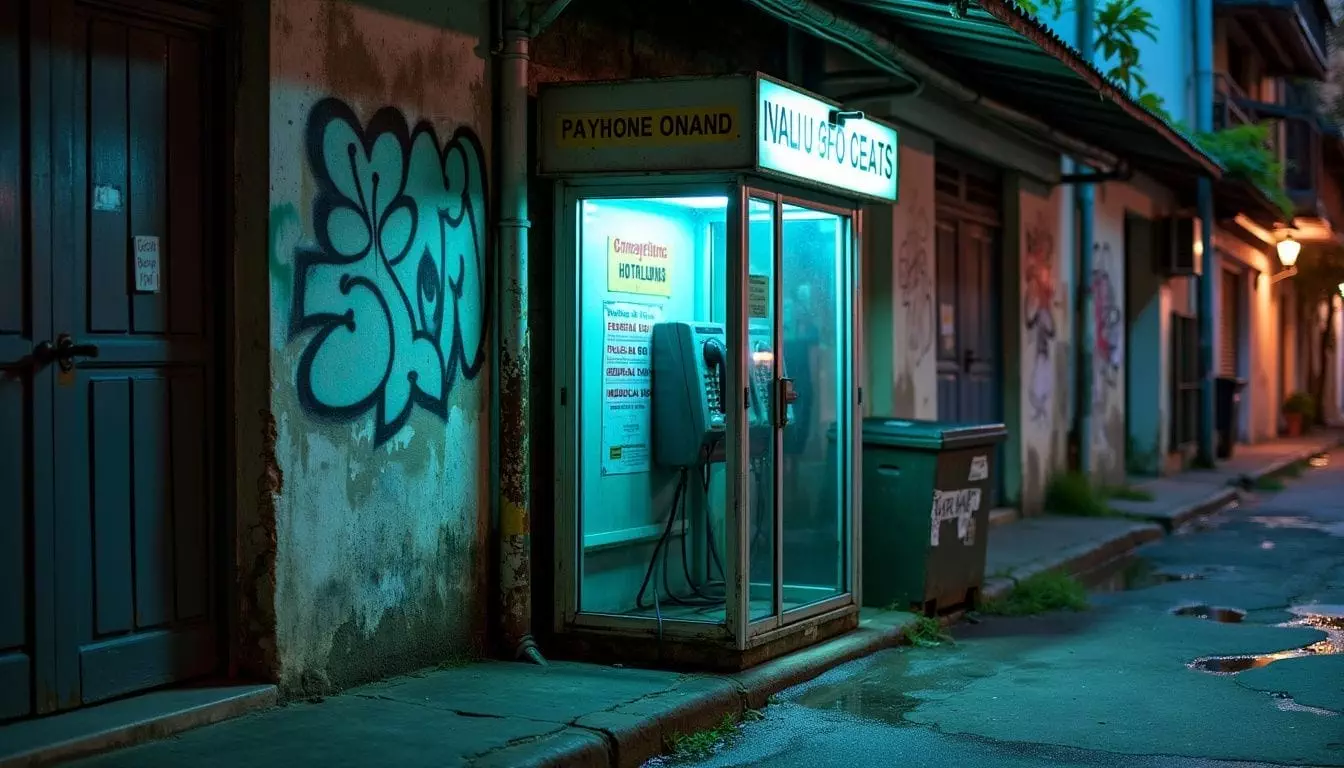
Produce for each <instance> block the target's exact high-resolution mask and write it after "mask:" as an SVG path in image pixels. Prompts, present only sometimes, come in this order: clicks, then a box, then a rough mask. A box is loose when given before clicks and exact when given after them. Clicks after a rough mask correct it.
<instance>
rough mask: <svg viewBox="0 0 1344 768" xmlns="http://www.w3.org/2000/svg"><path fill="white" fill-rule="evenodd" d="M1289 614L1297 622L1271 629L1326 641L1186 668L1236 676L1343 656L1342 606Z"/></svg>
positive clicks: (1212, 658) (1313, 607) (1210, 659)
mask: <svg viewBox="0 0 1344 768" xmlns="http://www.w3.org/2000/svg"><path fill="white" fill-rule="evenodd" d="M1288 612H1289V613H1292V614H1293V615H1295V616H1297V618H1296V619H1293V620H1292V621H1285V622H1283V623H1282V624H1275V625H1274V626H1276V627H1304V628H1307V629H1319V630H1320V631H1322V632H1324V633H1325V639H1324V640H1320V641H1317V642H1315V643H1312V644H1311V645H1306V646H1302V647H1301V648H1289V649H1288V650H1285V651H1277V652H1275V653H1262V654H1244V655H1237V656H1204V657H1201V658H1198V659H1195V660H1194V661H1192V662H1190V664H1189V667H1190V668H1191V669H1195V670H1198V671H1200V672H1208V673H1210V674H1214V675H1235V674H1238V673H1241V672H1245V671H1246V670H1248V669H1258V668H1260V667H1267V666H1269V665H1270V664H1273V663H1274V662H1276V661H1283V660H1284V659H1300V658H1302V657H1304V656H1333V655H1336V654H1342V653H1344V606H1337V605H1299V606H1293V607H1292V608H1289V609H1288ZM1243 615H1244V614H1243Z"/></svg>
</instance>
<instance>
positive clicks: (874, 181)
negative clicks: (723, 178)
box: [540, 75, 899, 201]
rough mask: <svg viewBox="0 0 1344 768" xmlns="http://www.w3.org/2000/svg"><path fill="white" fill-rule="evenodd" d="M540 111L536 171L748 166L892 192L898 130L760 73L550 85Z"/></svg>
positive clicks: (866, 191) (891, 196)
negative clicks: (539, 150) (539, 156)
mask: <svg viewBox="0 0 1344 768" xmlns="http://www.w3.org/2000/svg"><path fill="white" fill-rule="evenodd" d="M541 115H542V119H541V137H540V139H541V141H540V144H541V152H540V154H541V158H540V170H541V173H543V174H557V175H559V174H583V173H608V174H610V173H647V172H665V171H750V172H758V173H764V174H770V175H781V176H787V177H790V178H794V179H799V180H802V181H806V182H808V183H811V184H817V185H822V186H826V187H831V188H834V189H836V190H839V191H842V192H848V193H852V194H857V195H861V196H864V197H869V198H876V199H879V200H888V201H894V200H895V199H896V191H897V187H898V172H899V168H898V165H897V163H898V160H897V158H898V155H899V153H898V152H897V134H896V130H895V129H893V128H891V127H890V126H888V125H886V124H884V123H880V122H877V121H875V120H870V119H867V118H865V117H859V116H858V115H857V113H845V112H843V111H842V109H841V108H840V107H838V106H836V105H834V104H832V103H830V102H827V101H825V100H823V99H820V98H817V97H816V96H812V95H810V94H807V93H805V92H803V91H800V90H798V89H796V88H793V87H791V86H789V85H786V84H784V83H780V82H778V81H775V80H772V79H769V78H766V77H763V76H760V75H751V76H744V75H732V76H726V77H714V78H692V79H667V80H643V81H628V82H613V83H585V84H577V85H557V86H550V87H547V88H545V89H544V90H543V91H542V94H541Z"/></svg>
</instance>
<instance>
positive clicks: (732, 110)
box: [555, 107, 741, 148]
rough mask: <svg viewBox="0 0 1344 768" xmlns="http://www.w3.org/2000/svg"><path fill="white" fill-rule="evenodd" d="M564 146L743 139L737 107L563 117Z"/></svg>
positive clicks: (558, 130) (560, 135) (559, 134)
mask: <svg viewBox="0 0 1344 768" xmlns="http://www.w3.org/2000/svg"><path fill="white" fill-rule="evenodd" d="M555 120H556V125H555V136H556V141H555V143H556V145H557V146H560V147H570V148H575V147H594V148H596V147H618V146H654V147H656V146H670V145H676V144H712V143H722V142H728V141H736V140H737V139H738V138H740V137H741V125H740V123H739V122H738V115H737V108H736V107H677V108H674V109H623V110H616V111H612V112H589V113H568V114H559V115H556V117H555Z"/></svg>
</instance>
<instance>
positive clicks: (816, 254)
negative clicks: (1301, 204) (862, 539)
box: [780, 204, 850, 611]
mask: <svg viewBox="0 0 1344 768" xmlns="http://www.w3.org/2000/svg"><path fill="white" fill-rule="evenodd" d="M782 216H783V224H782V236H781V243H780V247H781V250H782V253H781V258H780V274H781V275H783V276H785V277H784V279H783V280H782V283H781V286H780V290H781V292H782V299H783V302H782V303H783V314H782V318H781V322H780V334H781V336H782V337H783V342H784V345H783V346H784V348H783V353H784V367H785V374H784V375H785V376H788V377H789V378H791V379H792V380H793V390H794V392H795V398H794V400H793V403H792V405H791V409H792V414H791V415H790V418H789V419H788V423H787V425H786V426H785V427H784V429H783V461H782V467H781V469H782V470H783V481H782V483H783V492H782V495H781V501H782V504H783V531H782V539H783V545H784V606H783V609H784V610H786V611H787V610H790V609H792V608H797V607H801V606H803V605H807V604H809V603H814V602H817V601H819V600H825V599H827V598H830V597H834V596H836V595H838V594H841V593H844V592H846V591H848V590H849V584H848V583H847V581H848V579H847V575H846V573H845V570H846V569H845V563H846V559H845V552H846V549H847V546H846V538H847V536H848V535H849V526H848V525H847V523H846V520H845V514H844V513H845V503H844V502H845V485H844V482H843V478H842V475H843V474H844V468H845V465H846V457H847V454H848V445H847V444H846V443H845V441H844V435H845V430H843V429H838V428H837V425H838V424H840V423H842V422H844V421H846V420H848V418H849V416H850V414H849V402H850V401H849V397H848V387H849V384H848V381H849V377H848V375H847V370H846V366H847V365H848V363H849V360H848V358H849V354H848V349H847V344H846V340H847V338H848V333H847V325H848V323H847V312H848V310H847V306H848V302H847V300H846V294H845V291H844V290H842V286H844V285H845V283H846V278H847V276H848V270H846V269H845V264H846V263H847V260H848V259H849V248H850V233H849V226H850V222H849V219H848V217H845V216H840V215H837V214H834V213H828V212H824V211H817V210H812V209H809V208H804V207H800V206H796V205H788V204H786V205H784V206H783V213H782Z"/></svg>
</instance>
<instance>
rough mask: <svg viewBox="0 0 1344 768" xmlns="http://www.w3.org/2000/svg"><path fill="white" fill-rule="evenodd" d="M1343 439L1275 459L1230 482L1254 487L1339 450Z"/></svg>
mask: <svg viewBox="0 0 1344 768" xmlns="http://www.w3.org/2000/svg"><path fill="white" fill-rule="evenodd" d="M1341 439H1342V438H1340V437H1332V438H1327V439H1323V440H1321V441H1320V442H1319V443H1317V444H1316V445H1315V446H1314V447H1311V448H1307V449H1304V450H1301V451H1298V452H1297V453H1292V454H1289V455H1287V456H1284V457H1283V458H1281V459H1275V460H1274V461H1272V462H1270V463H1269V464H1266V465H1265V466H1263V467H1260V468H1259V469H1254V470H1251V471H1250V472H1243V473H1242V474H1241V475H1240V476H1238V477H1237V478H1235V479H1233V480H1231V481H1230V482H1232V483H1233V484H1238V485H1246V486H1249V485H1254V484H1255V483H1256V482H1257V481H1258V480H1260V479H1261V478H1263V477H1268V476H1270V475H1273V474H1277V473H1279V472H1282V471H1283V470H1285V469H1287V468H1288V467H1290V466H1292V465H1293V464H1296V463H1298V462H1301V461H1306V460H1307V459H1310V458H1311V457H1312V456H1315V455H1316V454H1318V453H1326V452H1327V451H1332V450H1334V449H1336V448H1338V447H1339V446H1340V444H1341Z"/></svg>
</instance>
